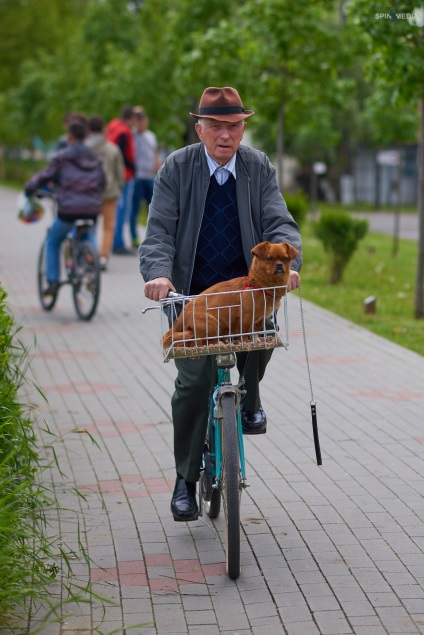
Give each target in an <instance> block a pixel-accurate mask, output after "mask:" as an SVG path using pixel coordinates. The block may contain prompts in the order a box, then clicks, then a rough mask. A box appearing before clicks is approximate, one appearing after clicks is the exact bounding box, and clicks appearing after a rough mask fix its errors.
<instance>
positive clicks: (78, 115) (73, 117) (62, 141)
mask: <svg viewBox="0 0 424 635" xmlns="http://www.w3.org/2000/svg"><path fill="white" fill-rule="evenodd" d="M73 121H77V122H78V123H81V124H82V125H83V126H86V127H87V117H86V116H85V115H84V113H82V112H74V111H72V110H68V112H66V113H65V116H64V117H63V127H64V128H65V130H66V132H65V134H63V135H62V136H61V137H59V140H58V142H57V144H56V150H63V149H64V148H66V147H67V146H68V129H69V125H70V124H71V123H72V122H73Z"/></svg>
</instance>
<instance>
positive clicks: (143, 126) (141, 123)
mask: <svg viewBox="0 0 424 635" xmlns="http://www.w3.org/2000/svg"><path fill="white" fill-rule="evenodd" d="M148 123H149V122H148V119H147V117H136V118H135V127H136V130H137V132H145V131H146V130H147V125H148Z"/></svg>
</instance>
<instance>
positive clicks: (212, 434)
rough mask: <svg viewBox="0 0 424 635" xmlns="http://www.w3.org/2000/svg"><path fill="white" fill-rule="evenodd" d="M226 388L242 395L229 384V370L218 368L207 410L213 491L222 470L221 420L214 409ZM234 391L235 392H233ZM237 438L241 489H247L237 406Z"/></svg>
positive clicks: (217, 484) (236, 388)
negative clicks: (216, 381)
mask: <svg viewBox="0 0 424 635" xmlns="http://www.w3.org/2000/svg"><path fill="white" fill-rule="evenodd" d="M228 387H231V388H232V390H231V392H236V395H237V393H239V394H240V393H243V392H244V391H242V390H241V389H240V387H239V386H237V387H235V386H233V385H232V384H231V376H230V369H229V368H218V383H217V385H216V386H215V388H214V392H213V394H212V397H211V400H210V410H209V423H208V437H209V443H210V449H211V452H210V456H211V460H212V478H213V479H214V481H215V482H214V485H213V487H214V488H215V489H217V488H219V486H220V480H221V469H222V427H221V426H222V419H218V418H216V413H215V408H216V404H217V401H218V399H219V395H220V394H222V393H223V392H226V391H228ZM234 389H235V390H234ZM237 437H238V447H239V459H240V473H241V478H242V484H243V487H247V486H248V484H247V482H246V461H245V455H244V442H243V432H242V427H241V414H240V406H239V403H238V404H237Z"/></svg>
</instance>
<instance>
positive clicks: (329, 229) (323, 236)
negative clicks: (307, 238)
mask: <svg viewBox="0 0 424 635" xmlns="http://www.w3.org/2000/svg"><path fill="white" fill-rule="evenodd" d="M314 229H315V235H316V237H317V238H319V240H321V242H322V243H323V246H324V249H325V251H326V252H328V253H329V254H330V260H331V268H330V278H329V282H330V283H332V284H337V283H338V282H340V280H341V279H342V276H343V272H344V270H345V268H346V265H347V263H348V262H349V260H350V259H351V258H352V256H353V254H354V253H355V251H356V249H357V248H358V244H359V241H360V240H361V239H362V238H363V237H364V236H365V234H366V233H367V231H368V221H367V220H358V219H355V218H352V216H350V215H349V214H347V213H346V212H343V211H331V212H324V213H323V214H321V215H320V217H319V220H318V221H317V222H316V224H315V228H314Z"/></svg>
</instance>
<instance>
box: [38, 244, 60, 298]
mask: <svg viewBox="0 0 424 635" xmlns="http://www.w3.org/2000/svg"><path fill="white" fill-rule="evenodd" d="M46 244H47V237H46V238H45V239H44V241H43V244H42V245H41V247H40V253H39V254H38V264H37V288H38V297H39V298H40V303H41V306H42V307H43V309H44V310H45V311H51V310H52V309H53V307H54V305H55V304H56V300H57V296H58V294H57V293H55V294H54V295H44V292H45V290H46V289H47V286H48V282H47V277H46Z"/></svg>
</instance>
